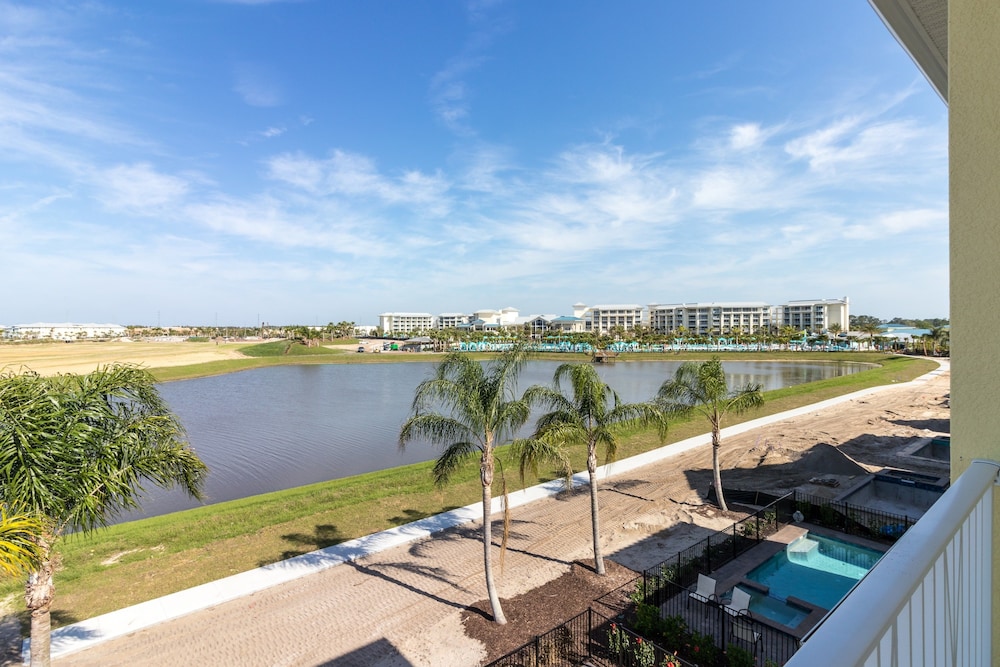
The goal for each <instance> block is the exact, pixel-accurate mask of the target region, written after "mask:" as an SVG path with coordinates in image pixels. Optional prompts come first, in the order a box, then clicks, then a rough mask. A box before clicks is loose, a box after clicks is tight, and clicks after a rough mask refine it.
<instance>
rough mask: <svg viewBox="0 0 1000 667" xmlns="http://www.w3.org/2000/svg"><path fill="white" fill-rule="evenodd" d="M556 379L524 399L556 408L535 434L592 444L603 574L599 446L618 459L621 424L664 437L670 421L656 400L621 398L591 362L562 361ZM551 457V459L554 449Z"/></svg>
mask: <svg viewBox="0 0 1000 667" xmlns="http://www.w3.org/2000/svg"><path fill="white" fill-rule="evenodd" d="M565 379H568V380H569V395H565V394H563V388H562V382H563V380H565ZM552 384H553V386H554V388H548V387H538V386H536V387H531V388H529V389H528V390H527V391H526V392H525V398H526V399H527V400H528V401H529V402H530V403H531V404H532V405H535V404H539V405H543V406H545V407H546V408H548V409H549V410H551V411H550V412H548V413H547V414H545V415H543V416H542V417H540V418H539V420H538V424H537V426H536V428H535V434H534V436H533V439H534V440H537V441H539V442H541V443H544V444H547V445H550V446H553V447H556V448H562V447H565V446H567V445H577V444H586V445H587V472H588V473H589V474H590V518H591V527H592V530H593V543H594V568H595V569H596V570H597V574H600V575H603V574H604V573H605V569H604V556H603V555H602V553H601V530H600V521H599V511H598V504H597V449H598V447H603V449H604V457H605V460H606V461H613V460H614V458H615V454H616V453H617V451H618V440H617V433H616V431H617V430H618V429H621V428H626V427H629V426H650V425H656V426H657V427H658V428H659V431H660V435H661V438H662V436H663V435H665V433H666V421H665V419H664V418H663V412H662V411H661V410H660V409H659V408H658V407H657V406H656V405H654V404H653V403H622V402H621V399H620V398H619V397H618V394H617V392H615V390H614V389H612V388H611V387H609V386H608V385H607V384H605V383H604V381H603V380H601V377H600V376H599V375H598V374H597V371H596V370H595V368H594V367H593V366H592V365H590V364H562V365H561V366H559V367H558V368H557V369H556V372H555V376H554V377H553V379H552ZM542 451H545V450H542ZM546 453H548V452H546ZM549 458H552V456H551V454H549ZM522 467H523V463H522Z"/></svg>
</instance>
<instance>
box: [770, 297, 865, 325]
mask: <svg viewBox="0 0 1000 667" xmlns="http://www.w3.org/2000/svg"><path fill="white" fill-rule="evenodd" d="M850 322H851V317H850V304H849V301H848V299H847V297H846V296H845V297H844V298H843V299H819V300H815V301H789V302H788V303H786V304H783V305H780V306H778V308H777V312H776V313H775V323H776V325H777V326H779V327H794V328H795V329H798V330H799V331H803V330H805V331H815V332H820V331H828V330H829V329H830V327H832V326H833V325H835V324H836V325H837V326H839V327H840V329H841V330H842V331H847V330H848V328H849V325H850Z"/></svg>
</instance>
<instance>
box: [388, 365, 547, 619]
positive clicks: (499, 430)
mask: <svg viewBox="0 0 1000 667" xmlns="http://www.w3.org/2000/svg"><path fill="white" fill-rule="evenodd" d="M527 359H528V352H527V350H526V349H525V348H524V347H520V346H515V347H513V348H511V349H509V350H507V351H505V352H501V353H500V354H499V355H497V357H496V358H495V359H494V360H493V361H492V362H490V363H489V364H488V366H486V367H484V366H483V365H482V364H480V363H479V362H478V361H475V360H474V359H472V358H471V357H469V356H468V355H466V354H462V353H461V352H449V353H448V354H447V355H445V358H444V359H443V360H442V361H441V362H440V363H439V364H438V365H437V368H436V370H435V372H434V376H433V377H432V378H430V379H428V380H424V381H423V382H421V383H420V385H418V386H417V390H416V395H415V396H414V398H413V408H412V415H411V416H410V418H409V419H407V420H406V423H404V424H403V426H402V428H401V430H400V432H399V445H400V447H405V446H406V444H407V443H409V442H411V441H412V440H415V439H426V440H429V441H430V442H431V443H433V444H436V445H442V446H443V447H444V451H443V452H442V453H441V455H440V456H439V457H438V459H437V461H436V462H435V464H434V481H435V483H436V484H437V485H438V486H444V485H445V484H447V483H448V481H449V480H450V479H451V476H452V474H453V473H455V471H457V470H458V469H459V468H460V467H462V465H463V464H465V463H467V462H469V461H471V460H474V459H475V458H478V459H479V480H480V482H481V484H482V487H483V495H482V497H483V528H482V533H483V570H484V573H485V575H486V591H487V594H488V596H489V600H490V608H491V609H492V611H493V620H494V621H496V622H497V623H498V624H500V625H503V624H505V623H506V622H507V618H506V617H505V616H504V613H503V609H502V608H501V607H500V598H499V597H498V595H497V591H496V584H495V583H494V580H493V562H492V558H491V550H492V544H493V533H492V523H491V519H490V516H491V515H492V513H493V512H492V501H493V479H494V475H495V472H496V468H497V461H496V448H497V447H498V446H500V445H503V444H506V443H508V442H510V441H511V439H512V438H513V436H514V434H515V433H516V432H517V430H518V429H519V428H521V427H522V426H523V425H524V423H525V422H527V421H528V417H529V416H530V415H531V408H530V406H529V404H528V402H527V401H526V400H524V398H523V397H522V398H516V397H515V390H516V383H517V376H518V374H519V373H520V371H521V369H522V368H523V367H524V364H525V362H526V361H527ZM499 481H500V483H501V488H502V490H503V494H504V496H506V481H505V479H504V476H503V468H502V467H501V468H500V476H499ZM503 505H504V536H503V540H502V542H501V554H502V553H503V552H502V550H503V548H504V547H505V546H506V538H507V531H506V526H507V525H508V514H507V511H508V509H507V506H508V503H506V502H504V504H503Z"/></svg>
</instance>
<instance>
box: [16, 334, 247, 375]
mask: <svg viewBox="0 0 1000 667" xmlns="http://www.w3.org/2000/svg"><path fill="white" fill-rule="evenodd" d="M241 357H243V355H242V354H240V353H239V352H237V351H236V350H235V349H234V348H233V347H231V346H227V345H224V344H223V345H216V344H215V343H213V342H207V343H189V342H187V341H178V342H176V343H145V342H119V341H115V342H110V343H94V342H83V341H81V342H74V343H38V344H16V343H5V344H3V345H0V371H13V372H20V371H21V370H22V369H24V368H27V369H30V370H33V371H35V372H36V373H40V374H42V375H53V374H56V373H89V372H90V371H92V370H94V369H96V368H97V367H98V366H103V365H106V364H110V363H112V362H121V363H129V364H138V365H140V366H143V367H145V368H162V367H165V366H186V365H188V364H202V363H207V362H210V361H221V360H223V359H238V358H241Z"/></svg>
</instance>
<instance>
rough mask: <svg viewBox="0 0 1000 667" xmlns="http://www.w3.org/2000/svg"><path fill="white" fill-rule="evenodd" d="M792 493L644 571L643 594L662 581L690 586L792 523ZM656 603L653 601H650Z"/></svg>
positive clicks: (652, 590)
mask: <svg viewBox="0 0 1000 667" xmlns="http://www.w3.org/2000/svg"><path fill="white" fill-rule="evenodd" d="M794 497H795V494H794V493H789V494H788V495H785V496H782V497H781V498H779V499H777V500H775V501H774V502H772V503H771V504H770V505H768V506H767V507H764V508H763V509H760V510H757V511H756V512H754V513H753V514H751V515H750V516H748V517H746V518H745V519H743V520H741V521H737V522H736V523H734V524H733V525H732V527H731V528H727V529H726V530H722V531H719V532H717V533H715V534H714V535H709V536H708V537H706V538H705V539H704V540H702V541H701V542H698V543H697V544H695V545H694V546H692V547H689V548H687V549H684V550H683V551H679V552H677V554H675V555H674V556H672V557H671V558H669V559H667V560H665V561H662V562H660V563H658V564H657V565H654V566H653V567H651V568H647V569H646V570H643V573H642V582H643V593H644V596H645V597H646V598H647V599H648V598H650V597H651V596H655V595H656V591H657V590H659V588H661V582H668V581H669V582H674V583H675V584H679V585H681V586H690V585H691V584H693V583H694V582H695V581H696V580H697V579H698V575H699V574H711V573H712V572H714V571H715V570H717V569H719V568H720V567H722V566H723V565H726V564H727V563H729V562H731V561H733V560H735V559H736V558H737V557H739V556H741V555H742V554H744V553H746V552H747V551H749V550H750V549H752V548H754V547H755V546H757V545H758V544H760V543H761V542H762V541H763V540H766V539H767V538H768V537H769V536H770V535H773V534H774V533H776V532H778V531H779V530H780V529H781V528H783V527H784V526H785V525H787V524H788V523H790V522H791V520H792V513H793V512H794V511H795V509H796V505H795V501H794ZM651 603H652V604H655V602H651Z"/></svg>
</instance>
